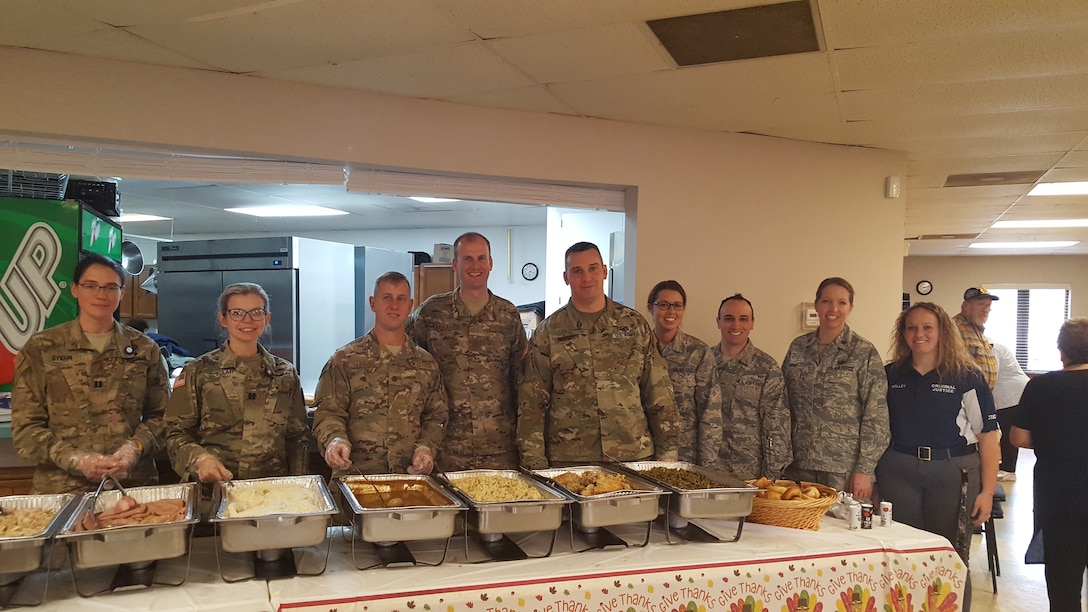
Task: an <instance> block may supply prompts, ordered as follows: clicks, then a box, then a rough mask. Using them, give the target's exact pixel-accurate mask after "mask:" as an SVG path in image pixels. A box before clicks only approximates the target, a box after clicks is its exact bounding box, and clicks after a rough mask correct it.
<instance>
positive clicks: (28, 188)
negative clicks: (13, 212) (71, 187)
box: [0, 170, 68, 200]
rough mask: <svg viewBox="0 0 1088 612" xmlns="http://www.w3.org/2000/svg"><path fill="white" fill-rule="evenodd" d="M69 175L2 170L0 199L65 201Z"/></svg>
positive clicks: (0, 172)
mask: <svg viewBox="0 0 1088 612" xmlns="http://www.w3.org/2000/svg"><path fill="white" fill-rule="evenodd" d="M67 188H68V175H67V174H48V173H45V172H23V171H21V170H0V198H34V199H38V200H63V199H64V191H65V189H67Z"/></svg>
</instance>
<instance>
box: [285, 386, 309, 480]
mask: <svg viewBox="0 0 1088 612" xmlns="http://www.w3.org/2000/svg"><path fill="white" fill-rule="evenodd" d="M291 378H292V387H291V413H290V414H288V415H287V432H286V436H285V442H286V446H287V473H288V474H290V475H292V476H301V475H303V474H305V473H306V472H307V471H308V470H307V465H308V463H309V461H310V430H309V429H307V428H306V400H305V399H304V398H303V397H302V382H301V381H299V379H298V372H296V371H294V370H292V371H291Z"/></svg>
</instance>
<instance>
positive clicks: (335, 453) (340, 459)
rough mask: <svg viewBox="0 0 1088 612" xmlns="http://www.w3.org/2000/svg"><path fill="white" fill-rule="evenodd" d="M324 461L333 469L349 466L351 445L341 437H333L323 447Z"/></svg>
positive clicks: (344, 468) (343, 468) (342, 468)
mask: <svg viewBox="0 0 1088 612" xmlns="http://www.w3.org/2000/svg"><path fill="white" fill-rule="evenodd" d="M325 463H327V464H328V466H329V467H331V468H332V469H334V470H346V469H348V468H349V467H351V445H350V444H348V441H347V440H345V439H343V438H333V439H332V442H329V445H328V446H326V447H325Z"/></svg>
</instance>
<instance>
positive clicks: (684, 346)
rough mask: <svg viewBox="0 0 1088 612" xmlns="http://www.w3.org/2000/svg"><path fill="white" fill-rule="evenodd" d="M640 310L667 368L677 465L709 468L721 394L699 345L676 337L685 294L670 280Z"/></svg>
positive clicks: (705, 349) (709, 356) (718, 433)
mask: <svg viewBox="0 0 1088 612" xmlns="http://www.w3.org/2000/svg"><path fill="white" fill-rule="evenodd" d="M646 302H647V304H646V307H647V308H648V309H649V310H650V315H651V316H652V317H653V323H654V337H656V338H657V348H658V350H659V351H660V352H661V356H662V357H664V358H665V361H666V363H668V364H669V379H670V380H672V390H673V395H674V396H675V397H676V408H677V409H678V410H679V411H680V425H681V426H680V436H679V438H680V454H679V459H680V461H687V462H689V463H695V464H697V465H705V466H711V465H713V464H714V463H716V462H717V459H718V449H719V447H720V446H721V441H722V390H721V387H719V386H718V365H717V361H716V360H715V359H714V354H713V353H711V352H710V347H709V346H707V344H706V343H705V342H703V341H702V340H700V339H698V338H696V337H695V336H689V335H687V334H685V333H684V332H682V331H680V324H681V323H683V322H684V308H685V307H686V306H687V302H688V294H687V293H686V292H685V291H684V288H683V287H681V286H680V283H678V282H676V281H674V280H666V281H661V282H660V283H658V284H656V285H654V288H653V289H651V290H650V296H649V297H648V298H647V300H646Z"/></svg>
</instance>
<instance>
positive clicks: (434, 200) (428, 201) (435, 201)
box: [408, 196, 461, 204]
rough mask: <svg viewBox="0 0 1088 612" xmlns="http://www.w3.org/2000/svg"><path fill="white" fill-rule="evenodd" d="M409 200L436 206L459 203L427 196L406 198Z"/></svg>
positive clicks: (454, 200) (452, 199)
mask: <svg viewBox="0 0 1088 612" xmlns="http://www.w3.org/2000/svg"><path fill="white" fill-rule="evenodd" d="M408 199H409V200H415V201H416V202H423V203H424V204H438V203H440V202H460V201H461V200H457V199H454V198H430V197H427V196H408Z"/></svg>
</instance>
